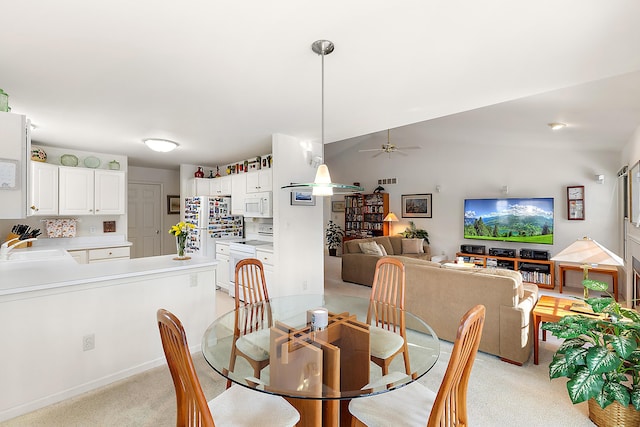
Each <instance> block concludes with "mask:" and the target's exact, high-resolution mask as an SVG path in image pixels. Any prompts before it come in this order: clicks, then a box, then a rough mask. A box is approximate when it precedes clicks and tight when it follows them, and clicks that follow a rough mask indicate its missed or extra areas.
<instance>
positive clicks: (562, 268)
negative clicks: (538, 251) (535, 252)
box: [558, 264, 618, 301]
mask: <svg viewBox="0 0 640 427" xmlns="http://www.w3.org/2000/svg"><path fill="white" fill-rule="evenodd" d="M567 270H572V271H583V269H582V266H580V265H576V264H558V274H559V275H560V293H562V287H563V286H564V276H565V272H566V271H567ZM589 272H590V273H600V274H608V275H609V276H611V278H612V280H613V297H614V298H615V300H616V301H618V267H607V266H602V267H589Z"/></svg>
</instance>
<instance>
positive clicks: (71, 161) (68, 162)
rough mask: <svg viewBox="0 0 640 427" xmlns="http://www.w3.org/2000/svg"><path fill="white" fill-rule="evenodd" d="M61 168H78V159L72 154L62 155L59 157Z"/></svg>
mask: <svg viewBox="0 0 640 427" xmlns="http://www.w3.org/2000/svg"><path fill="white" fill-rule="evenodd" d="M60 164H61V165H62V166H78V158H77V157H76V156H74V155H73V154H63V155H62V156H60Z"/></svg>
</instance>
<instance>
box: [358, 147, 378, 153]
mask: <svg viewBox="0 0 640 427" xmlns="http://www.w3.org/2000/svg"><path fill="white" fill-rule="evenodd" d="M358 151H359V152H361V153H363V152H365V151H384V150H383V149H382V148H369V149H366V150H358Z"/></svg>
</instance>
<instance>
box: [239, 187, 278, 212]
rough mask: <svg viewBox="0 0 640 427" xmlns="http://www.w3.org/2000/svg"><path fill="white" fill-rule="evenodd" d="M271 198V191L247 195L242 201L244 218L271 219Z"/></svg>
mask: <svg viewBox="0 0 640 427" xmlns="http://www.w3.org/2000/svg"><path fill="white" fill-rule="evenodd" d="M272 197H273V193H272V192H271V191H266V192H264V193H250V194H247V195H246V196H245V199H244V216H245V217H247V218H271V217H273V206H272Z"/></svg>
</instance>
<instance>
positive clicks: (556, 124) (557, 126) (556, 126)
mask: <svg viewBox="0 0 640 427" xmlns="http://www.w3.org/2000/svg"><path fill="white" fill-rule="evenodd" d="M547 126H549V127H550V128H551V130H558V129H562V128H564V127H566V126H567V125H566V124H564V123H560V122H553V123H547Z"/></svg>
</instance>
